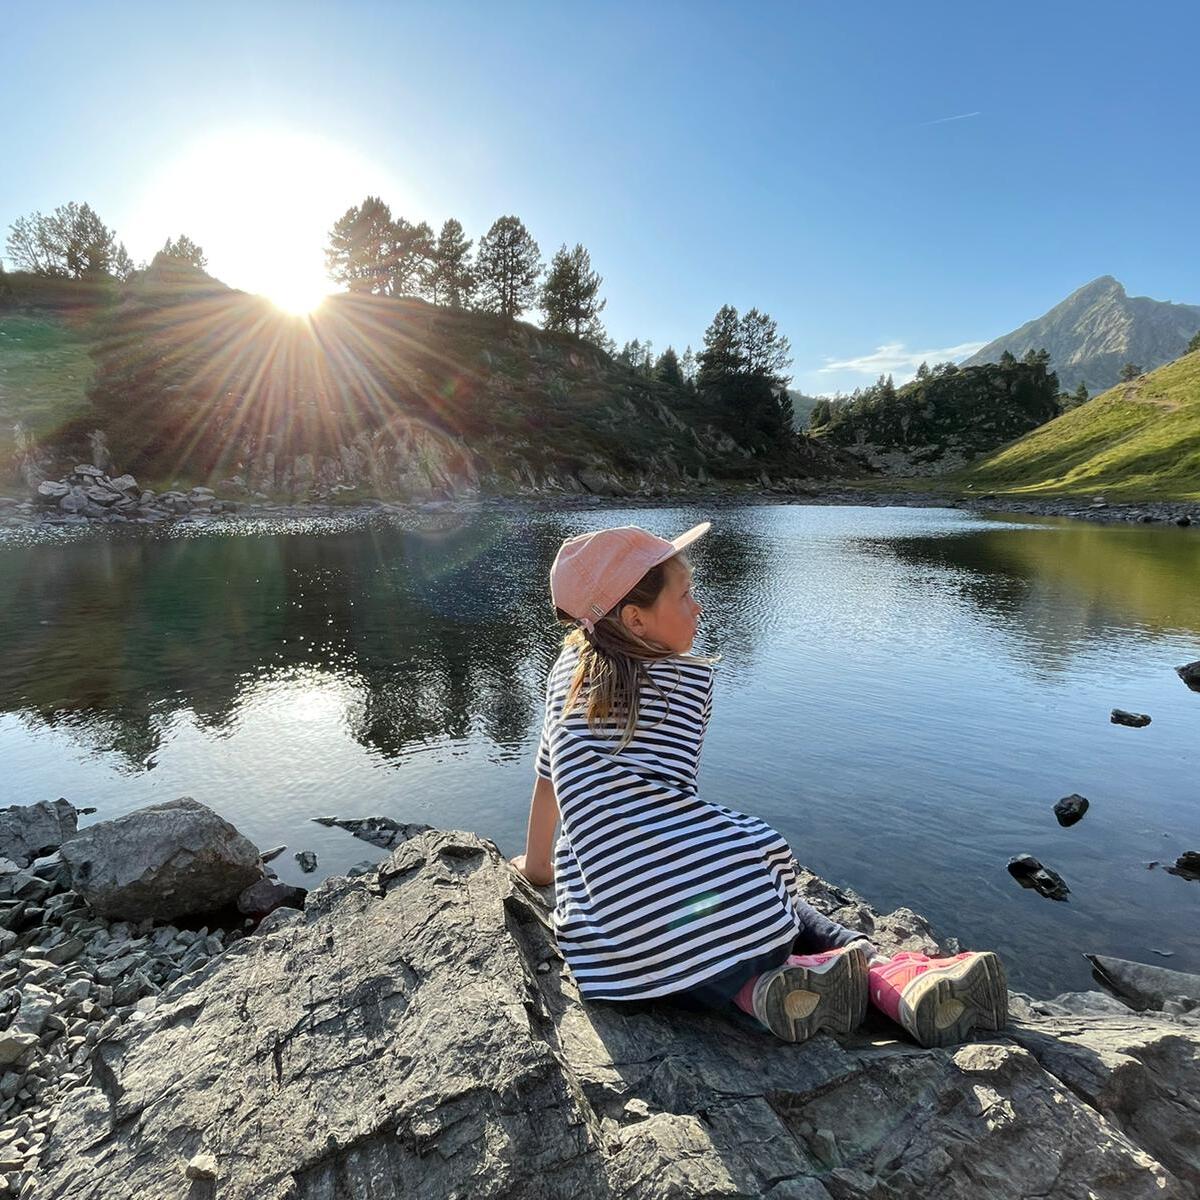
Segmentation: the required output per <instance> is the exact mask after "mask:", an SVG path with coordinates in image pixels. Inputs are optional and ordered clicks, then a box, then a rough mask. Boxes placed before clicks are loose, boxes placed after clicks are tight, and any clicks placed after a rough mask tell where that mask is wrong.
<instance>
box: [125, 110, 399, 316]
mask: <svg viewBox="0 0 1200 1200" xmlns="http://www.w3.org/2000/svg"><path fill="white" fill-rule="evenodd" d="M369 193H371V194H382V195H386V196H388V197H389V199H390V202H391V203H393V204H399V205H400V206H403V205H404V203H405V202H406V199H409V198H410V194H409V193H408V191H407V189H404V188H398V187H397V186H396V183H395V181H393V180H391V179H389V178H387V177H386V173H384V172H383V171H381V170H380V169H379V168H377V167H376V166H374V165H373V164H371V163H369V162H367V161H366V160H365V159H363V158H361V157H360V156H359V155H357V154H356V153H354V151H353V150H351V149H348V148H347V147H345V146H341V145H338V144H336V143H334V142H331V141H328V140H326V139H324V138H321V137H316V136H313V135H311V134H305V133H298V132H295V131H293V130H282V129H271V128H262V127H249V128H236V129H227V130H223V131H220V132H214V133H212V134H210V135H209V136H207V137H205V138H203V139H201V140H199V141H197V142H195V143H193V144H192V145H190V146H188V147H186V148H185V149H184V150H183V151H181V153H180V154H179V156H178V157H177V158H175V159H174V160H173V161H171V162H169V163H168V164H167V165H166V166H165V167H164V168H163V170H162V172H161V174H160V175H159V176H158V178H157V179H155V180H154V182H153V183H152V184H151V186H150V187H149V188H148V189H147V192H146V194H145V196H144V199H143V202H142V206H141V212H140V213H139V216H138V220H137V222H136V225H137V226H138V227H140V228H144V229H149V230H155V231H157V232H156V234H155V244H153V245H152V247H151V248H149V253H148V254H147V257H150V256H152V254H153V251H154V250H155V249H157V248H158V246H161V245H162V243H163V241H165V240H166V238H167V237H168V236H170V237H174V236H176V235H177V234H179V233H181V232H182V233H186V234H187V235H188V236H189V237H191V238H193V239H194V240H195V241H197V242H199V243H200V245H201V246H202V247H203V248H204V250H205V252H206V254H207V256H208V270H209V273H210V274H212V275H214V276H216V277H217V278H218V279H220V280H222V281H223V282H225V283H228V284H229V285H230V286H231V287H236V288H241V289H242V290H244V291H248V292H255V293H257V294H259V295H262V296H266V297H267V298H268V299H269V300H270V301H271V302H272V303H274V304H275V305H276V306H278V307H279V308H281V309H282V310H283V311H285V312H289V313H294V314H304V313H309V312H312V311H313V309H315V308H316V307H318V305H320V303H321V301H322V300H323V299H324V298H325V297H326V296H327V295H328V294H329V293H330V292H332V291H333V290H334V285H333V284H332V283H331V282H330V280H329V278H328V276H327V275H326V273H325V253H324V251H325V243H326V240H327V238H328V235H329V230H330V227H331V226H332V225H333V223H334V221H336V220H337V218H338V217H339V216H341V214H342V213H343V212H345V211H346V209H347V208H349V207H350V206H351V205H352V204H357V203H359V202H360V201H361V200H362V198H363V196H364V195H367V194H369Z"/></svg>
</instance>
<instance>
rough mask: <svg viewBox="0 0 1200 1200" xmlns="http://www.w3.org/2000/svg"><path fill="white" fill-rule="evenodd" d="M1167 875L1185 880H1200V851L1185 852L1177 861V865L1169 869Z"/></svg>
mask: <svg viewBox="0 0 1200 1200" xmlns="http://www.w3.org/2000/svg"><path fill="white" fill-rule="evenodd" d="M1167 873H1168V874H1170V875H1179V876H1181V877H1182V878H1184V879H1200V851H1198V850H1185V851H1184V852H1183V853H1182V854H1181V855H1180V856H1179V857H1178V858H1177V859H1176V860H1175V865H1174V866H1173V867H1168V868H1167Z"/></svg>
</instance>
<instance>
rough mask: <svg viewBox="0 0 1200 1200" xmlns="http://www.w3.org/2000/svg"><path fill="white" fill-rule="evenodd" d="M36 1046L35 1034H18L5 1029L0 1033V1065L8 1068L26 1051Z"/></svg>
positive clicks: (12, 1030) (36, 1037)
mask: <svg viewBox="0 0 1200 1200" xmlns="http://www.w3.org/2000/svg"><path fill="white" fill-rule="evenodd" d="M37 1044H38V1036H37V1034H36V1033H27V1032H19V1031H17V1030H15V1029H6V1030H5V1031H4V1032H3V1033H0V1065H3V1066H6V1067H7V1066H9V1065H10V1064H11V1063H15V1062H16V1061H17V1059H19V1058H20V1057H21V1055H22V1054H24V1053H25V1052H26V1051H27V1050H30V1049H32V1048H33V1047H34V1046H36V1045H37Z"/></svg>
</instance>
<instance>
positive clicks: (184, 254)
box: [159, 233, 208, 271]
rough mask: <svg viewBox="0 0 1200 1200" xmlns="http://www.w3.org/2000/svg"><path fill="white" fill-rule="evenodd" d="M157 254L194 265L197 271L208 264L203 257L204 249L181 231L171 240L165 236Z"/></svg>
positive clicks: (190, 265)
mask: <svg viewBox="0 0 1200 1200" xmlns="http://www.w3.org/2000/svg"><path fill="white" fill-rule="evenodd" d="M159 254H161V255H163V257H164V258H174V259H178V260H179V261H180V262H185V263H187V264H188V266H189V267H195V268H196V269H197V270H198V271H203V270H204V268H205V267H207V266H208V259H207V258H205V256H204V251H203V250H202V249H201V248H200V246H199V245H197V244H196V243H195V242H193V241H192V239H191V238H190V237H188V235H187V234H186V233H181V234H180V235H179V236H178V237H177V238H175V239H174V240H173V241H172V239H171V238H167V240H166V243H165V245H164V246H163V248H162V249H161V250H160V251H159Z"/></svg>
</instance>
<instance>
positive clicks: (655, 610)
mask: <svg viewBox="0 0 1200 1200" xmlns="http://www.w3.org/2000/svg"><path fill="white" fill-rule="evenodd" d="M703 611H704V610H703V609H702V608H701V607H700V605H699V603H698V602H697V600H696V597H695V596H694V595H693V594H692V569H691V567H689V566H688V565H687V564H686V563H685V562H683V561H681V560H680V559H677V558H672V559H668V560H667V582H666V583H665V584H664V585H663V590H662V591H661V592H659V593H658V599H657V600H655V601H654V603H653V604H651V605H650V606H649V607H643V606H642V605H640V604H627V605H625V607H624V608H623V609H622V610H621V620H622V621H623V622H624V623H625V626H626V627H627V628H628V629H629V630H630V631H631V632H632V633H636V634H637V635H638V637H640V638H643V639H644V640H645V641H647V642H654V643H656V644H658V645H660V646H665V647H666V648H667V649H668V650H671V651H673V652H674V653H676V654H687V653H688V651H689V650H691V648H692V643H693V642H694V641H695V640H696V626H697V625H698V623H699V620H700V614H701V612H703Z"/></svg>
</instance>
